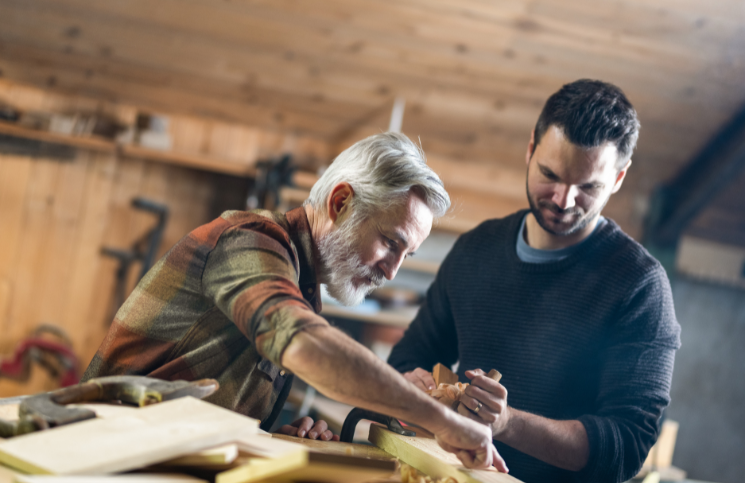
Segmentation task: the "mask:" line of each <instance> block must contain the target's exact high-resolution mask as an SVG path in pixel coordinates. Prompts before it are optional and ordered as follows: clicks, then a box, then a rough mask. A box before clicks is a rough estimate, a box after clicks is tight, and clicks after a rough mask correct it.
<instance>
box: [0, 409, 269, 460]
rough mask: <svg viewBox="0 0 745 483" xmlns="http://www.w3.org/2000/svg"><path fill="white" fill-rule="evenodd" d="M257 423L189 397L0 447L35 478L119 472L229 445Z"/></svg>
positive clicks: (2, 454)
mask: <svg viewBox="0 0 745 483" xmlns="http://www.w3.org/2000/svg"><path fill="white" fill-rule="evenodd" d="M257 427H258V421H256V420H254V419H251V418H247V417H245V416H242V415H240V414H237V413H234V412H232V411H229V410H227V409H224V408H221V407H218V406H215V405H213V404H210V403H207V402H204V401H201V400H199V399H195V398H191V397H184V398H180V399H176V400H173V401H168V402H164V403H160V404H155V405H153V406H148V407H145V408H142V409H138V410H137V411H136V412H134V413H131V414H126V415H121V416H115V417H112V418H110V419H94V420H90V421H83V422H80V423H76V424H72V425H69V426H63V427H60V428H55V429H52V430H49V431H44V432H39V433H33V434H28V435H24V436H18V437H16V438H13V439H11V440H7V441H4V442H2V443H0V462H2V463H4V464H7V465H8V466H11V467H14V468H18V469H20V470H22V471H24V472H26V473H31V474H55V475H71V474H76V475H85V474H88V475H93V474H107V473H116V472H119V471H127V470H130V469H135V468H140V467H143V466H147V465H151V464H155V463H158V462H162V461H167V460H170V459H173V458H176V457H178V456H181V455H184V454H190V453H194V452H198V451H201V450H203V449H207V448H210V447H214V446H217V445H220V444H223V443H228V442H230V441H231V440H234V439H236V438H238V437H240V436H242V435H245V434H247V433H250V432H251V431H254V432H255V431H256V429H257Z"/></svg>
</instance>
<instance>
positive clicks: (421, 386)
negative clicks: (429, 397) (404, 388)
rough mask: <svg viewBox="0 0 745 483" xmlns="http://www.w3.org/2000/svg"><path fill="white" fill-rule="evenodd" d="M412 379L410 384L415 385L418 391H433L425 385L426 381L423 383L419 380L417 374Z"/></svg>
mask: <svg viewBox="0 0 745 483" xmlns="http://www.w3.org/2000/svg"><path fill="white" fill-rule="evenodd" d="M412 377H413V378H412V379H409V382H411V383H413V384H414V385H415V386H416V388H417V389H419V390H420V391H424V392H427V391H430V390H431V389H429V388H427V385H426V384H424V381H422V380H421V379H419V378H418V377H417V376H416V374H412Z"/></svg>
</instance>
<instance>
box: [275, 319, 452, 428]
mask: <svg viewBox="0 0 745 483" xmlns="http://www.w3.org/2000/svg"><path fill="white" fill-rule="evenodd" d="M282 365H283V366H284V367H286V368H287V369H289V370H290V371H292V372H293V373H295V374H296V375H297V376H298V377H300V378H301V379H303V380H304V381H306V382H308V383H309V384H311V385H313V386H314V387H315V388H316V389H318V390H319V391H320V392H321V393H322V394H324V395H326V396H328V397H331V398H333V399H335V400H337V401H341V402H344V403H346V404H350V405H353V406H360V407H364V408H366V409H370V410H372V411H377V412H381V413H385V414H388V415H390V416H394V417H396V418H400V419H404V420H406V421H410V422H412V423H415V424H418V425H420V426H422V427H424V428H426V429H428V430H430V431H434V430H436V429H437V428H438V427H440V426H442V425H443V424H444V420H445V418H446V417H447V416H446V414H445V410H446V409H445V407H444V406H442V405H441V404H438V403H437V402H436V401H435V400H434V399H432V398H431V397H429V396H427V395H426V394H424V393H423V392H421V391H419V390H417V389H416V388H415V387H414V386H413V385H412V384H411V383H409V382H408V381H406V380H405V379H404V378H403V376H401V374H399V373H398V372H396V371H395V370H394V369H393V368H392V367H390V366H389V365H388V364H386V363H385V362H383V361H382V360H380V359H379V358H378V357H376V356H375V355H374V354H373V353H372V352H370V351H369V350H367V349H365V348H364V347H363V346H362V345H360V344H359V343H357V342H355V341H354V340H352V339H351V338H349V337H348V336H346V335H345V334H344V333H342V332H341V331H339V330H337V329H335V328H333V327H329V326H319V327H311V328H309V329H306V330H304V331H301V332H299V333H297V334H296V335H295V336H294V337H293V339H292V341H291V342H290V344H289V345H288V347H287V349H285V352H284V354H283V355H282Z"/></svg>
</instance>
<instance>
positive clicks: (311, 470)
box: [217, 452, 396, 483]
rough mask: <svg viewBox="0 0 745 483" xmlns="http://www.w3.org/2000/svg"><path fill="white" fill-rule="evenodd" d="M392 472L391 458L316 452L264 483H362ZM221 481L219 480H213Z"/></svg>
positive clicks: (394, 468)
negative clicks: (382, 458)
mask: <svg viewBox="0 0 745 483" xmlns="http://www.w3.org/2000/svg"><path fill="white" fill-rule="evenodd" d="M395 471H396V462H395V461H394V460H376V459H368V458H360V457H357V456H341V455H329V454H323V453H317V452H311V453H309V454H308V465H307V466H305V467H303V468H298V469H295V470H292V471H289V472H286V473H282V474H280V475H277V476H276V477H272V478H267V479H266V481H267V482H274V483H280V482H287V481H295V482H300V481H302V482H317V483H356V482H359V483H363V482H369V481H371V480H375V479H377V478H384V477H386V476H390V475H392V474H393V473H394V472H395ZM217 483H222V482H219V481H218V482H217Z"/></svg>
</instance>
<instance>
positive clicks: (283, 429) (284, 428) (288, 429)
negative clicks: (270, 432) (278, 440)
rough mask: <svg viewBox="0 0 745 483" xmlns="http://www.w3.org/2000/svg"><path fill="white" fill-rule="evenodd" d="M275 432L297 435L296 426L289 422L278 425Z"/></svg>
mask: <svg viewBox="0 0 745 483" xmlns="http://www.w3.org/2000/svg"><path fill="white" fill-rule="evenodd" d="M277 432H278V433H279V434H286V435H288V436H297V428H296V427H294V426H291V425H289V424H285V425H284V426H282V427H280V428H279V429H277Z"/></svg>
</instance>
